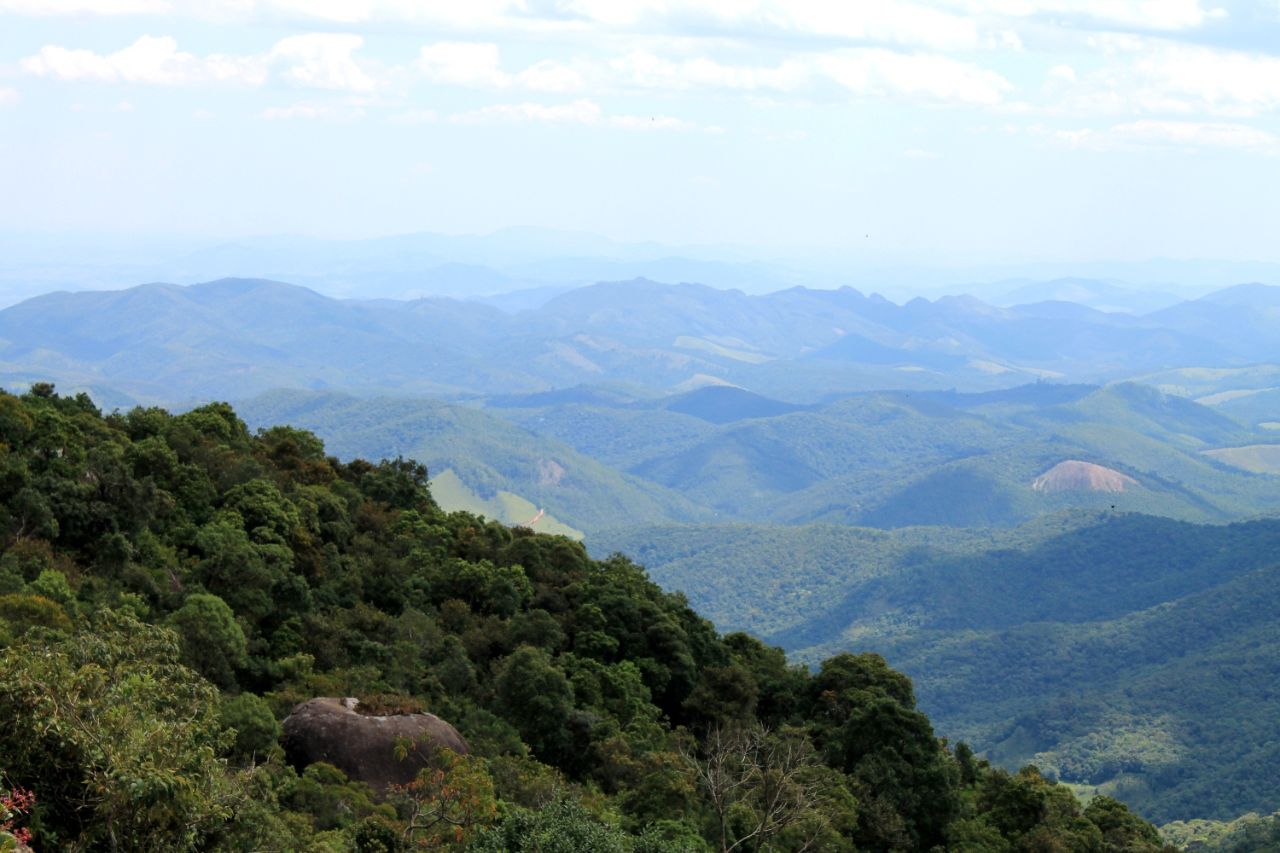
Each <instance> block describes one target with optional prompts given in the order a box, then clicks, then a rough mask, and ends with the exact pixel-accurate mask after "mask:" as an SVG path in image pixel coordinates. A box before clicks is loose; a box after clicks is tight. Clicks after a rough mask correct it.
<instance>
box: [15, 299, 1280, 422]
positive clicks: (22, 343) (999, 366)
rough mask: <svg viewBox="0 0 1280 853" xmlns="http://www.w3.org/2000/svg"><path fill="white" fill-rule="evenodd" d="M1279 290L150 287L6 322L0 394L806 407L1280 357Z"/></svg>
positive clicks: (37, 303)
mask: <svg viewBox="0 0 1280 853" xmlns="http://www.w3.org/2000/svg"><path fill="white" fill-rule="evenodd" d="M1276 290H1277V289H1276V288H1267V287H1264V286H1262V285H1251V286H1242V287H1241V288H1232V289H1228V290H1226V291H1221V292H1219V293H1216V294H1210V295H1209V296H1206V297H1204V298H1202V299H1200V300H1196V301H1195V302H1191V303H1184V304H1181V305H1178V306H1174V307H1172V308H1168V309H1165V310H1163V311H1159V312H1155V313H1153V314H1149V315H1146V316H1144V317H1141V318H1137V319H1135V318H1133V317H1132V316H1130V315H1115V314H1108V313H1105V312H1100V311H1094V310H1091V309H1079V310H1075V309H1073V310H1064V309H1063V308H1062V307H1061V306H1058V307H1053V306H1046V305H1044V304H1040V305H1030V306H1020V307H1013V308H998V307H994V306H992V305H989V304H986V303H984V302H981V301H980V300H977V299H975V298H973V297H963V296H944V297H940V298H938V299H936V300H933V301H929V300H925V299H921V298H917V299H913V300H911V301H910V302H907V303H906V304H903V305H898V304H896V303H893V302H890V301H889V300H887V299H884V298H883V297H880V296H876V295H874V294H873V295H871V296H867V295H864V294H862V293H860V292H859V291H857V290H853V289H852V288H847V287H846V288H841V289H839V290H811V289H806V288H802V287H794V288H791V289H788V290H782V291H778V292H775V293H769V294H765V295H746V294H744V293H741V292H739V291H733V290H717V289H714V288H711V287H705V286H702V285H697V284H679V285H667V284H658V283H655V282H652V281H647V280H643V279H641V280H633V281H623V282H612V283H603V284H595V285H591V286H587V287H580V288H576V289H573V290H569V291H566V292H562V293H559V294H558V295H553V296H550V297H549V298H546V299H543V298H539V299H536V300H533V301H532V302H530V303H529V304H530V305H531V307H529V308H528V309H526V310H521V311H517V312H515V313H509V312H507V311H503V310H500V309H499V308H496V307H493V306H491V305H485V304H482V303H480V302H474V301H472V302H465V301H458V300H455V299H447V298H438V297H437V298H430V299H416V300H404V301H397V300H390V299H372V300H350V299H346V300H343V299H332V298H329V297H326V296H321V295H320V294H318V293H316V292H314V291H312V290H308V289H306V288H303V287H296V286H293V285H289V284H283V283H280V282H273V281H266V280H258V279H222V280H219V281H214V282H208V283H205V284H199V285H192V286H189V287H179V286H176V285H171V284H149V285H142V286H139V287H135V288H131V289H128V290H119V291H97V292H79V293H53V294H48V295H45V296H40V297H36V298H34V299H30V300H27V301H26V302H22V303H20V304H18V305H14V306H11V307H9V308H6V309H5V310H3V311H0V380H2V381H3V382H5V383H6V384H8V385H19V384H26V383H30V382H32V381H38V380H41V379H52V380H54V381H56V382H58V383H59V384H60V385H61V386H62V387H64V388H66V389H68V390H72V389H81V388H85V389H93V390H94V391H95V393H97V394H98V395H99V396H110V395H114V396H113V397H112V398H113V399H118V400H120V401H124V402H128V401H131V400H132V401H140V402H149V403H168V404H173V403H180V402H186V401H191V400H203V399H209V398H214V397H223V398H226V397H246V396H251V395H253V394H254V393H260V392H263V391H266V390H270V389H272V388H279V387H294V388H308V389H313V390H345V391H349V392H351V391H358V392H359V393H389V392H395V393H399V394H419V395H422V394H430V395H433V396H441V397H449V398H455V399H462V398H473V397H476V396H481V397H497V396H503V395H527V394H531V393H540V392H548V391H555V390H557V389H564V388H571V387H574V386H578V385H583V384H588V385H602V384H614V385H617V386H619V387H629V388H631V389H633V390H634V391H635V392H637V393H636V396H638V397H641V398H655V397H662V396H667V395H670V394H673V393H677V392H679V391H682V390H693V389H696V388H698V387H702V386H706V385H726V384H728V385H736V386H739V387H741V388H743V389H746V390H747V391H749V392H753V393H756V394H760V395H762V396H764V397H768V398H773V399H776V400H781V401H785V402H788V403H791V404H811V403H815V402H819V401H821V400H823V399H827V398H829V397H830V395H832V394H837V393H851V392H857V391H868V390H889V389H914V390H917V391H926V390H928V391H945V390H947V389H955V388H959V389H961V390H967V391H983V390H995V389H1000V388H1006V387H1011V386H1014V385H1018V384H1023V383H1025V382H1028V381H1032V380H1034V379H1036V378H1052V379H1055V380H1062V381H1067V380H1075V381H1089V382H1099V381H1110V380H1115V379H1120V378H1124V377H1129V376H1134V375H1138V374H1155V373H1159V372H1161V371H1167V370H1169V369H1175V368H1185V367H1188V366H1195V365H1207V366H1212V367H1215V368H1232V367H1242V366H1244V365H1245V364H1246V363H1247V362H1249V361H1253V362H1259V361H1268V360H1270V361H1280V350H1277V344H1276V343H1275V342H1274V341H1273V338H1274V337H1275V336H1274V335H1273V334H1272V329H1273V324H1271V321H1272V319H1273V313H1274V311H1275V310H1277V309H1276V308H1275V304H1276V303H1277V298H1276V293H1275V291H1276Z"/></svg>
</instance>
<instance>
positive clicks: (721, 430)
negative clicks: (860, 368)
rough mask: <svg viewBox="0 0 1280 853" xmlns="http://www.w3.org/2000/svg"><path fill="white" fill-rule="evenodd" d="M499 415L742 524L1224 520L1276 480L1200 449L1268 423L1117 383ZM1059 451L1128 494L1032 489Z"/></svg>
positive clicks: (1238, 514)
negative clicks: (794, 403)
mask: <svg viewBox="0 0 1280 853" xmlns="http://www.w3.org/2000/svg"><path fill="white" fill-rule="evenodd" d="M708 390H710V389H708ZM738 402H739V403H741V404H744V405H745V404H746V403H747V402H752V403H754V404H755V405H754V409H757V410H759V411H761V412H768V411H769V409H768V408H767V407H764V406H762V405H761V404H760V403H759V401H754V400H751V398H742V397H738ZM732 408H733V407H730V410H732ZM493 411H494V412H495V414H500V415H502V416H504V417H507V418H510V419H512V420H514V421H516V422H517V423H519V424H520V425H521V426H523V427H525V428H526V429H528V430H530V431H532V432H535V433H538V434H540V435H544V436H547V437H549V438H555V439H557V440H560V441H563V442H566V443H568V444H570V445H572V446H574V447H575V448H576V449H578V450H580V451H581V452H583V453H584V454H587V455H590V456H592V457H594V458H597V459H600V460H601V461H604V462H607V463H608V464H611V465H615V466H618V467H621V468H624V469H625V470H626V471H627V472H628V473H629V474H631V475H634V476H636V477H639V478H642V479H646V480H649V481H651V482H654V483H656V484H659V485H661V486H663V487H666V488H668V489H670V490H672V491H676V492H679V493H680V494H682V495H684V496H685V497H687V498H689V499H690V500H692V501H694V502H696V503H698V504H700V505H702V506H704V507H707V508H709V509H712V510H715V511H717V512H718V513H720V515H721V517H722V518H726V519H737V520H742V521H753V522H763V523H787V524H803V523H832V524H853V525H861V526H873V527H882V528H896V527H907V526H919V525H944V526H952V527H968V526H992V525H998V526H1012V525H1016V524H1019V523H1022V522H1025V521H1027V520H1029V519H1032V518H1035V517H1038V516H1042V515H1046V514H1052V513H1055V512H1059V511H1062V510H1067V509H1073V508H1074V509H1099V510H1100V509H1112V508H1115V509H1117V510H1120V511H1129V512H1143V513H1147V514H1152V515H1165V516H1169V517H1174V518H1183V519H1187V520H1192V521H1225V520H1230V519H1237V518H1247V517H1250V516H1252V515H1255V514H1257V513H1260V512H1266V511H1268V510H1271V509H1275V508H1280V489H1277V487H1276V486H1277V483H1280V480H1277V479H1276V477H1275V476H1274V475H1268V474H1258V473H1254V472H1250V471H1247V470H1243V469H1241V468H1238V467H1232V466H1231V465H1228V464H1226V462H1225V461H1221V460H1219V459H1215V458H1213V457H1212V456H1210V455H1206V452H1207V451H1212V450H1215V449H1218V448H1223V447H1238V446H1242V445H1248V444H1251V443H1257V442H1260V441H1265V440H1266V438H1265V435H1266V434H1265V432H1263V433H1259V432H1257V431H1254V430H1252V429H1250V428H1247V427H1245V426H1244V425H1242V424H1240V423H1239V422H1237V421H1234V420H1232V419H1230V418H1227V417H1225V416H1223V415H1221V414H1220V413H1218V412H1216V411H1214V410H1212V409H1210V408H1208V407H1206V406H1201V405H1198V404H1196V403H1194V402H1192V401H1190V400H1186V399H1183V398H1181V397H1176V396H1169V395H1165V394H1163V393H1161V392H1159V391H1157V390H1155V389H1153V388H1151V387H1148V386H1141V385H1134V384H1127V383H1125V384H1119V385H1112V386H1106V387H1102V388H1089V387H1084V386H1057V385H1050V384H1040V385H1029V386H1023V387H1022V388H1018V389H1010V390H1007V391H1001V392H991V393H984V394H956V393H936V394H932V393H931V394H921V393H908V392H894V393H889V392H884V393H875V394H859V395H855V396H852V397H847V398H842V399H838V400H835V401H832V402H829V403H827V404H824V405H821V406H811V407H807V408H805V409H803V410H799V411H791V412H785V413H782V414H773V415H767V414H766V416H762V417H728V416H727V415H726V416H724V417H718V418H717V420H722V421H723V422H722V423H719V424H713V423H710V422H708V421H707V420H704V419H702V418H697V417H694V416H692V415H685V414H679V413H676V412H673V411H671V410H670V408H668V407H667V401H657V402H638V401H625V402H620V403H617V404H614V405H607V404H603V403H601V402H598V401H597V402H595V403H593V404H580V403H568V404H554V403H553V404H550V405H544V406H532V407H522V408H502V409H495V410H493ZM1067 460H1077V461H1083V462H1086V463H1091V464H1096V465H1100V466H1102V467H1105V468H1108V469H1111V470H1113V471H1116V472H1118V473H1119V474H1121V475H1123V476H1124V477H1128V478H1129V479H1130V480H1132V481H1133V482H1132V488H1127V489H1125V490H1124V491H1123V492H1122V493H1118V492H1112V491H1106V490H1102V491H1089V490H1082V489H1079V488H1071V489H1065V490H1059V491H1036V490H1035V489H1034V488H1033V483H1034V482H1035V480H1036V479H1037V478H1038V477H1039V476H1041V475H1042V474H1044V473H1046V472H1047V471H1049V470H1050V469H1052V468H1053V467H1054V466H1055V465H1057V464H1058V463H1061V462H1064V461H1067ZM619 526H625V525H619Z"/></svg>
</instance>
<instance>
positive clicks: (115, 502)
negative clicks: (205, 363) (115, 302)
mask: <svg viewBox="0 0 1280 853" xmlns="http://www.w3.org/2000/svg"><path fill="white" fill-rule="evenodd" d="M6 418H7V421H6ZM28 421H29V422H30V425H31V426H30V428H27V427H26V426H25V425H26V424H27V422H28ZM6 424H7V425H6ZM0 429H8V430H9V432H10V434H11V439H12V443H11V445H10V447H9V448H8V449H7V450H6V451H5V452H7V453H9V454H10V457H9V462H10V463H12V465H13V466H14V467H15V468H16V469H20V470H21V471H23V472H25V473H24V474H21V475H18V476H15V477H13V478H10V479H5V478H4V477H0V507H2V508H3V513H0V534H2V535H3V536H4V538H3V553H0V572H2V573H3V577H2V579H3V582H4V583H6V584H8V585H9V587H10V588H11V591H7V592H4V593H0V617H2V618H3V623H2V624H0V719H4V720H6V721H13V723H12V725H8V726H7V727H6V728H5V729H4V730H3V731H0V764H3V766H0V772H3V773H4V774H5V776H4V778H5V779H10V780H11V781H12V782H13V784H15V785H19V786H21V787H23V788H29V789H30V790H32V791H34V792H35V794H36V796H37V798H38V799H37V802H38V803H39V805H38V808H37V810H36V813H35V815H34V817H33V820H32V826H33V828H34V829H35V830H36V833H37V841H38V842H39V843H41V844H43V845H45V846H46V847H49V848H56V847H63V846H72V847H76V846H78V847H80V848H82V849H90V848H91V849H99V848H101V849H111V848H113V847H115V848H118V849H166V850H169V849H176V850H181V849H211V850H212V849H228V850H243V849H306V850H335V851H336V850H348V849H353V848H356V849H367V850H378V851H387V850H395V849H399V846H401V845H404V844H406V843H410V842H411V843H413V844H417V843H418V842H424V843H428V844H430V845H435V846H443V847H452V848H455V849H456V848H459V847H461V846H463V845H466V844H469V843H471V841H470V838H471V836H472V834H473V833H474V835H475V840H474V844H475V846H476V848H477V849H481V850H488V849H512V850H521V849H540V850H544V851H554V850H579V849H592V850H602V851H608V850H620V851H657V850H689V851H705V850H707V849H708V848H711V849H715V848H716V847H717V846H719V847H721V848H723V846H724V845H723V843H722V842H723V841H724V839H726V838H731V839H734V841H733V842H732V843H735V844H736V842H737V841H741V840H743V839H749V838H754V839H756V842H754V845H755V846H754V847H753V849H755V848H758V849H761V850H765V849H768V850H775V851H800V850H804V849H812V848H813V846H814V845H817V846H818V847H819V848H820V849H827V850H850V849H853V847H854V846H857V847H859V848H864V849H872V850H891V849H908V848H912V847H917V846H919V847H928V846H931V845H936V844H942V843H945V841H946V839H947V838H948V837H950V836H949V834H948V833H949V832H951V829H950V828H951V827H952V826H953V825H954V824H955V823H956V821H957V820H969V821H981V820H983V819H984V814H985V812H984V810H983V809H984V806H983V803H984V802H985V801H984V800H982V798H981V797H980V796H979V794H978V792H979V791H980V790H983V788H982V786H983V785H984V784H986V781H987V779H988V777H989V775H990V771H989V769H988V768H986V767H984V766H983V765H982V764H981V763H980V762H978V761H976V760H975V759H974V758H973V756H972V755H971V754H969V755H967V757H964V758H960V757H953V756H952V755H951V754H950V753H949V752H948V750H947V749H946V748H945V747H944V745H943V744H942V743H940V742H939V741H938V740H937V738H936V737H935V735H934V732H933V729H932V726H931V724H930V722H929V720H928V719H927V718H926V717H925V716H924V715H923V714H922V713H921V712H920V711H919V710H917V709H916V708H915V699H914V691H913V688H912V685H911V682H910V681H909V680H908V679H907V678H906V677H905V676H903V675H901V674H899V673H897V672H894V671H893V670H891V669H890V668H889V667H888V666H887V665H886V664H885V662H884V660H882V659H880V658H877V657H874V656H868V655H863V656H853V655H843V656H839V657H836V658H833V659H832V660H830V661H828V662H827V664H826V665H824V667H823V668H822V670H821V671H820V672H819V673H818V674H817V675H814V674H811V673H810V672H809V671H807V670H805V669H803V668H800V667H795V666H792V665H789V664H788V662H787V660H786V658H785V656H784V655H783V654H782V652H781V651H780V650H779V649H777V648H772V647H769V646H767V645H765V644H763V643H761V642H760V641H758V640H754V639H752V638H750V637H747V636H745V635H733V636H730V637H727V638H726V637H722V636H720V635H719V634H718V633H717V632H716V631H715V630H714V629H713V627H712V626H711V624H710V623H709V622H707V621H706V620H705V619H703V618H702V617H700V616H699V615H698V614H697V613H695V612H694V611H693V610H692V609H691V608H690V607H689V605H688V602H687V601H686V600H685V598H684V597H683V596H682V595H676V594H669V593H666V592H663V591H662V589H661V588H659V587H658V586H657V585H655V584H654V583H653V582H652V581H650V580H649V578H648V576H647V575H646V574H645V572H644V570H643V569H641V568H640V567H639V566H637V565H635V564H634V563H632V562H631V561H630V560H628V559H626V558H625V557H621V556H614V557H610V558H608V559H605V560H593V559H591V558H590V557H589V556H588V554H587V552H586V550H585V549H584V548H583V547H582V546H581V545H580V544H579V543H577V542H574V541H572V540H569V539H567V538H564V537H558V536H548V535H542V534H535V533H533V532H532V531H529V530H527V529H519V528H517V529H511V528H507V527H504V526H502V525H499V524H496V523H493V522H488V521H485V520H484V519H481V518H478V517H476V516H473V515H470V514H467V513H447V512H444V511H442V510H441V509H440V508H439V507H438V506H437V505H436V503H435V501H434V500H432V498H431V496H430V494H429V492H428V491H427V490H426V488H425V485H424V484H425V479H426V472H425V471H424V470H423V469H422V468H421V466H419V465H417V464H415V463H411V462H406V461H404V460H397V461H393V462H383V463H379V464H376V465H375V464H371V463H368V462H362V461H354V462H350V463H341V462H338V461H337V460H336V459H333V458H329V457H326V456H325V455H324V451H323V448H322V447H321V446H320V444H319V443H318V442H317V441H316V440H315V439H314V437H312V436H310V435H309V434H307V433H301V432H298V431H296V430H290V429H272V430H270V431H267V432H265V433H261V434H259V435H252V434H250V433H249V432H248V430H247V429H246V428H245V426H244V424H243V423H242V422H241V421H240V420H239V419H238V418H237V416H236V414H235V413H234V411H232V410H231V409H230V407H228V406H226V405H224V404H215V405H210V406H205V407H202V408H199V409H196V410H193V411H191V412H188V413H186V414H184V415H180V416H177V417H171V416H170V415H168V414H167V413H164V412H162V411H160V410H155V409H147V410H143V409H137V410H134V411H132V412H129V413H127V414H123V415H119V414H117V415H111V416H107V417H103V416H102V415H101V414H100V413H98V412H97V411H96V410H94V409H93V408H92V406H91V405H90V404H89V403H88V402H87V400H86V399H81V398H73V399H65V398H60V397H58V396H57V395H56V394H53V393H52V392H51V391H50V392H49V393H44V392H43V391H42V392H41V393H33V394H29V395H27V396H25V397H23V398H10V397H6V396H3V395H0ZM220 690H221V692H220ZM316 695H324V696H360V697H368V698H369V700H370V707H373V708H376V709H377V710H380V711H386V712H394V711H397V710H405V709H417V708H425V709H427V710H430V711H431V712H432V713H436V714H438V715H440V716H441V717H442V718H444V719H446V720H448V721H450V722H451V723H453V724H454V725H455V726H456V727H457V728H458V729H459V730H460V731H461V733H462V734H463V735H464V736H465V737H466V738H467V740H468V742H469V744H470V746H471V754H470V755H469V756H467V757H457V756H453V757H450V756H448V755H445V754H443V753H441V754H440V755H438V756H437V758H439V759H440V762H439V763H437V764H435V765H432V766H431V767H430V768H428V771H427V772H426V773H425V775H422V776H420V777H419V778H418V780H417V781H416V782H415V783H413V784H411V785H408V786H404V788H403V789H401V790H398V791H392V792H389V794H388V793H378V792H375V791H373V790H372V789H370V788H369V787H368V786H367V785H365V784H363V783H362V782H360V781H358V780H354V779H349V778H347V777H346V776H345V775H344V774H343V773H342V772H341V771H340V770H338V769H337V768H335V767H333V766H331V765H328V764H324V763H316V764H312V765H310V766H308V767H305V768H298V769H296V770H295V769H292V768H289V767H286V766H283V764H282V763H281V761H280V760H279V758H280V753H281V750H280V749H279V748H278V747H277V745H276V741H277V738H278V735H279V731H280V730H279V728H278V725H277V722H276V721H277V719H279V718H280V717H282V716H283V715H284V714H286V713H287V712H288V711H289V709H290V708H291V707H292V706H293V705H294V704H295V703H296V702H298V701H300V700H303V699H307V698H311V697H313V696H316ZM730 730H737V731H752V732H759V733H761V734H759V735H758V736H753V737H754V739H749V744H748V746H747V747H746V748H745V749H739V750H738V751H737V752H736V753H734V755H736V757H733V758H732V761H731V762H730V764H731V765H732V767H733V768H734V770H733V772H734V773H737V774H738V778H740V779H741V780H743V783H742V785H741V786H740V787H739V789H738V790H739V791H740V793H739V795H735V797H734V798H732V802H730V801H728V800H724V799H722V798H719V795H718V794H716V793H715V791H716V790H719V789H717V788H716V787H715V786H714V785H708V784H705V780H701V781H700V775H699V774H700V773H702V771H701V770H700V769H699V768H705V767H706V766H708V762H710V761H711V756H713V755H715V754H717V752H716V749H715V748H714V734H713V733H715V732H717V731H720V732H723V731H730ZM726 760H728V759H726ZM730 764H725V765H723V766H724V767H729V766H730ZM704 775H705V774H704ZM6 784H7V783H6ZM1043 784H1044V785H1045V786H1046V788H1047V790H1049V792H1050V794H1048V795H1046V796H1050V795H1051V796H1052V797H1057V798H1058V799H1061V798H1063V797H1066V798H1070V796H1071V795H1070V794H1069V792H1068V791H1067V789H1065V788H1059V787H1055V786H1053V785H1050V784H1049V783H1047V782H1046V783H1043ZM993 802H994V801H993ZM1054 802H1057V800H1054ZM1073 802H1074V801H1073ZM975 803H976V804H977V805H976V806H975V805H974V804H975ZM726 804H727V805H726ZM992 808H994V806H993V807H992ZM1096 814H1097V818H1098V821H1099V823H1098V825H1097V826H1095V825H1094V824H1093V823H1090V822H1089V817H1088V816H1087V815H1084V816H1081V815H1074V816H1073V817H1072V820H1073V821H1075V822H1074V823H1073V822H1071V821H1065V819H1064V821H1059V822H1057V823H1052V822H1050V823H1043V822H1042V823H1043V826H1039V827H1038V828H1036V829H1035V830H1034V831H1036V832H1041V835H1043V836H1044V837H1040V836H1037V838H1038V839H1039V840H1038V841H1037V842H1036V843H1038V844H1042V846H1043V845H1050V844H1052V843H1056V841H1055V839H1056V838H1057V835H1055V833H1065V835H1063V836H1062V837H1063V838H1066V837H1068V836H1070V837H1075V835H1079V834H1080V833H1082V832H1084V833H1086V834H1087V833H1088V832H1089V831H1090V830H1089V827H1093V830H1092V832H1093V833H1094V834H1095V835H1096V836H1097V837H1098V838H1102V837H1103V833H1104V831H1105V832H1109V833H1111V834H1112V835H1114V836H1115V837H1116V838H1122V839H1123V838H1127V837H1129V836H1133V835H1134V834H1135V833H1137V834H1138V835H1141V833H1142V827H1143V825H1142V824H1141V822H1139V821H1133V820H1128V819H1126V817H1125V813H1124V812H1123V809H1122V807H1118V806H1117V807H1115V808H1114V809H1112V808H1108V809H1101V808H1100V809H1099V810H1097V812H1096ZM1080 821H1084V823H1080ZM1086 824H1087V826H1086ZM991 825H992V826H996V829H997V831H998V832H1001V833H1003V834H1001V838H1005V840H1009V839H1008V838H1006V835H1007V834H1008V833H1006V832H1004V830H1001V829H1000V827H1001V826H1004V824H998V825H997V824H991ZM753 827H757V828H758V827H765V829H764V830H760V831H756V830H754V829H753ZM1010 827H1012V824H1010ZM1100 827H1102V828H1100ZM721 828H724V829H725V831H724V832H722V831H721ZM766 830H767V831H766ZM957 831H959V830H957ZM1018 831H1021V830H1018ZM1008 832H1013V829H1012V828H1010V829H1009V830H1008ZM1044 833H1048V835H1044ZM1073 833H1074V835H1072V834H1073ZM1090 837H1093V836H1092V835H1091V836H1090ZM1134 837H1137V836H1134ZM766 840H767V843H766ZM742 848H743V845H738V846H737V847H736V849H742Z"/></svg>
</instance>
